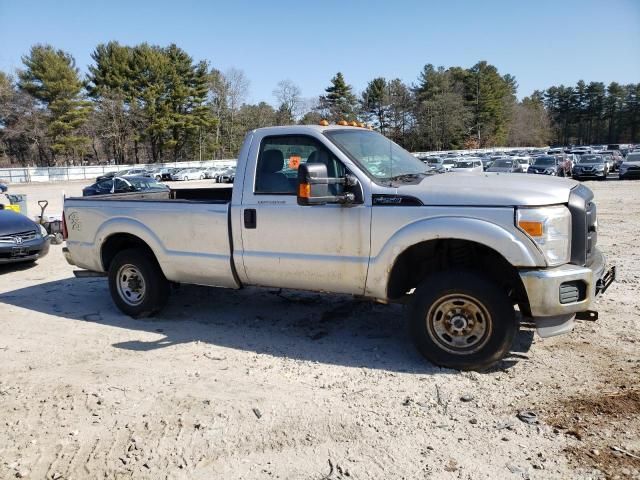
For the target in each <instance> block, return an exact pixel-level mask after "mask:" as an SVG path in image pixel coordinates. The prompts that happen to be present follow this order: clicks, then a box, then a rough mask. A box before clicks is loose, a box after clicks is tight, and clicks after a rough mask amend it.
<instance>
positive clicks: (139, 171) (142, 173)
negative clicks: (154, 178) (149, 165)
mask: <svg viewBox="0 0 640 480" xmlns="http://www.w3.org/2000/svg"><path fill="white" fill-rule="evenodd" d="M118 176H119V177H150V176H151V173H150V172H149V170H147V169H146V168H132V169H130V170H125V171H124V172H118Z"/></svg>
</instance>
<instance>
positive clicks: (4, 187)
mask: <svg viewBox="0 0 640 480" xmlns="http://www.w3.org/2000/svg"><path fill="white" fill-rule="evenodd" d="M7 190H9V186H8V185H7V184H6V183H2V182H0V193H4V192H6V191H7Z"/></svg>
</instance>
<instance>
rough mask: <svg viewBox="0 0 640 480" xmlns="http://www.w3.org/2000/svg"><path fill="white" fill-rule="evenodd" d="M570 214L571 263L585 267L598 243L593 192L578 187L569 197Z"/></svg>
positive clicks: (580, 186) (583, 187) (582, 186)
mask: <svg viewBox="0 0 640 480" xmlns="http://www.w3.org/2000/svg"><path fill="white" fill-rule="evenodd" d="M569 211H570V212H571V263H573V264H575V265H581V266H584V265H587V264H589V262H590V261H591V256H592V255H593V252H594V251H595V247H596V244H597V243H598V232H597V225H598V222H597V210H596V204H595V203H593V192H592V191H591V190H589V189H588V188H587V187H585V186H584V185H579V186H578V187H576V188H574V189H573V190H572V191H571V195H570V196H569Z"/></svg>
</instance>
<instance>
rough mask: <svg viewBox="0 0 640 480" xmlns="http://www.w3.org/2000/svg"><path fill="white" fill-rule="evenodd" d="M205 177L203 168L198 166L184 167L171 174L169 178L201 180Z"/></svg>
mask: <svg viewBox="0 0 640 480" xmlns="http://www.w3.org/2000/svg"><path fill="white" fill-rule="evenodd" d="M204 178H205V173H204V170H202V169H200V168H184V169H182V170H179V171H177V172H175V173H173V174H172V175H171V180H178V181H183V180H203V179H204Z"/></svg>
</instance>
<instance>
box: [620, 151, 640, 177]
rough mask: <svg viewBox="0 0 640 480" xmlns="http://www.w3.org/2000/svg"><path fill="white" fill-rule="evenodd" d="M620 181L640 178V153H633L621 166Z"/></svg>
mask: <svg viewBox="0 0 640 480" xmlns="http://www.w3.org/2000/svg"><path fill="white" fill-rule="evenodd" d="M619 177H620V180H627V179H630V178H640V152H631V153H628V154H627V158H625V159H624V162H622V164H621V165H620V173H619Z"/></svg>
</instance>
